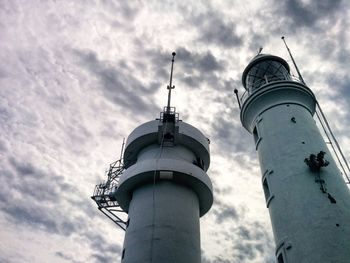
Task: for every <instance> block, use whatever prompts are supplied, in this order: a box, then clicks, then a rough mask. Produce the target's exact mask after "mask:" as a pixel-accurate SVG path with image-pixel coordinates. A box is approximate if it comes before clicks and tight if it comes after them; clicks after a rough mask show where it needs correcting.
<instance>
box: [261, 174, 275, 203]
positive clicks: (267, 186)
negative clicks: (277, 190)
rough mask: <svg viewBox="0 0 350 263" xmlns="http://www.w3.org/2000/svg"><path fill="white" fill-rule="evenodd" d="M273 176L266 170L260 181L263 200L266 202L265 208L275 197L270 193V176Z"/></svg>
mask: <svg viewBox="0 0 350 263" xmlns="http://www.w3.org/2000/svg"><path fill="white" fill-rule="evenodd" d="M271 174H273V170H266V171H265V173H264V175H263V179H262V185H263V190H264V195H265V200H266V207H269V205H270V202H271V200H272V199H273V198H274V197H275V195H274V194H273V193H272V191H271V189H270V183H269V180H270V176H271Z"/></svg>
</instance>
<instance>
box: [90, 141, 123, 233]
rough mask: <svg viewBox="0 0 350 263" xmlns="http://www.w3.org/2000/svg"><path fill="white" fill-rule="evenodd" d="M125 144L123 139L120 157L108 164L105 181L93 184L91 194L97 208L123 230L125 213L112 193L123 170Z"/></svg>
mask: <svg viewBox="0 0 350 263" xmlns="http://www.w3.org/2000/svg"><path fill="white" fill-rule="evenodd" d="M124 145H125V139H124V140H123V145H122V150H121V154H120V159H119V160H117V161H115V162H113V163H111V164H110V165H109V170H108V173H107V181H105V182H102V183H100V184H98V185H96V186H95V189H94V193H93V195H92V196H91V199H93V200H94V201H95V202H96V204H97V206H98V209H99V210H100V211H101V212H102V213H103V214H104V215H106V216H107V217H108V218H109V219H111V220H112V221H113V222H114V223H115V224H117V225H118V226H119V227H120V228H121V229H123V230H124V231H125V230H126V227H127V213H125V212H124V211H123V210H122V209H121V207H120V205H119V204H118V202H117V200H116V199H115V196H114V193H115V191H116V189H117V188H118V185H119V178H120V175H121V174H122V173H123V171H124V165H123V156H122V154H123V149H124Z"/></svg>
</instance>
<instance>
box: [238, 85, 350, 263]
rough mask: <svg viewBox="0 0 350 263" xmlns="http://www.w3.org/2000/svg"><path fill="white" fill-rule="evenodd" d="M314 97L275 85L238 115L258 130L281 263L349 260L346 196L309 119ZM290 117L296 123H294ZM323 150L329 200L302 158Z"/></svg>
mask: <svg viewBox="0 0 350 263" xmlns="http://www.w3.org/2000/svg"><path fill="white" fill-rule="evenodd" d="M314 108H315V99H314V95H313V94H312V92H311V91H310V90H309V89H308V88H307V87H306V86H303V85H302V84H300V83H295V85H293V83H291V82H290V81H279V82H275V83H270V84H268V85H265V86H263V87H262V88H261V89H259V90H258V91H256V93H253V94H252V95H250V98H248V99H247V100H246V101H245V103H244V105H243V106H242V111H241V120H242V124H243V126H244V127H245V128H246V129H247V130H248V131H249V132H251V133H252V132H253V130H254V128H255V127H256V128H257V131H258V138H257V140H256V147H257V151H258V156H259V161H260V167H261V172H262V174H263V175H264V177H263V180H264V179H265V178H267V182H268V187H269V192H270V198H269V199H268V200H267V201H268V208H269V212H270V217H271V222H272V227H273V231H274V237H275V242H276V254H277V256H278V255H279V253H283V255H284V262H285V263H315V262H322V263H328V262H331V263H349V262H350V193H349V190H348V188H347V186H346V185H345V182H344V181H343V179H342V176H341V174H340V172H339V169H338V168H337V166H336V163H335V162H334V160H333V159H332V156H331V154H330V152H329V150H328V148H327V146H326V144H325V142H324V140H323V138H322V136H321V134H320V132H319V130H318V128H317V126H316V124H315V121H314V119H313V117H312V114H313V113H314ZM292 118H294V121H292ZM320 151H324V152H326V155H325V159H326V160H328V161H329V162H330V164H329V166H327V167H323V168H321V172H320V175H321V179H323V180H324V181H325V187H326V189H327V192H328V193H330V194H331V195H332V196H333V197H334V198H335V199H336V203H335V204H333V203H331V202H330V200H329V198H328V197H327V194H326V193H322V191H321V190H320V184H319V183H318V182H315V179H317V173H315V172H312V171H311V170H310V168H309V167H308V166H307V165H306V164H305V162H304V159H305V158H309V156H310V154H317V153H319V152H320Z"/></svg>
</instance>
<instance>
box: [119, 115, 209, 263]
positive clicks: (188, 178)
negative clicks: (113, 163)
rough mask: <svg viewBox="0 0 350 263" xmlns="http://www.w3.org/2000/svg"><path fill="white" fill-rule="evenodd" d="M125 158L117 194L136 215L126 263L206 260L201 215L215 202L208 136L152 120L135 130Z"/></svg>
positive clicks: (126, 247) (126, 245)
mask: <svg viewBox="0 0 350 263" xmlns="http://www.w3.org/2000/svg"><path fill="white" fill-rule="evenodd" d="M167 132H171V133H173V135H174V140H173V141H172V142H169V141H168V142H166V141H163V139H162V137H163V135H164V134H165V133H167ZM163 143H164V145H163V146H161V144H163ZM124 158H125V159H126V160H127V161H126V162H127V166H126V170H125V171H124V172H123V174H122V176H121V178H120V181H119V186H118V189H117V190H116V192H115V197H116V198H117V200H118V203H119V204H120V206H121V207H122V209H123V210H124V211H126V212H128V214H129V218H130V221H129V226H128V227H127V230H126V233H125V240H124V252H123V253H124V257H123V259H122V262H123V263H124V262H126V263H136V262H137V263H138V262H152V263H164V262H170V263H182V262H188V263H200V260H201V250H200V232H199V217H200V216H202V215H204V214H205V213H206V212H207V211H208V210H209V209H210V207H211V205H212V203H213V190H212V184H211V181H210V179H209V177H208V175H207V174H206V171H207V169H208V167H209V164H210V156H209V144H208V139H207V138H206V137H205V136H204V135H203V134H202V133H201V132H200V131H199V130H197V129H196V128H194V127H193V126H191V125H189V124H186V123H184V122H176V124H175V125H172V124H165V123H162V122H159V121H157V120H156V121H151V122H148V123H145V124H142V125H140V126H139V127H137V128H136V129H135V130H134V131H133V132H132V133H131V134H130V136H129V138H128V139H127V143H126V149H125V155H124ZM199 159H200V160H202V163H203V166H202V167H200V166H201V165H198V160H199Z"/></svg>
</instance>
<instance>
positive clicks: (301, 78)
mask: <svg viewBox="0 0 350 263" xmlns="http://www.w3.org/2000/svg"><path fill="white" fill-rule="evenodd" d="M281 39H282V40H283V42H284V45H285V46H286V48H287V50H288V53H289V56H290V58H291V59H292V61H293V64H294V67H295V69H296V70H297V73H298V76H299V79H300V80H301V82H302V83H303V84H305V81H304V79H303V77H302V76H301V74H300V71H299V69H298V66H297V63H295V60H294V58H293V56H292V53H291V52H290V49H289V47H288V46H287V43H286V41H285V40H284V36H282V37H281ZM305 85H306V84H305Z"/></svg>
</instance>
